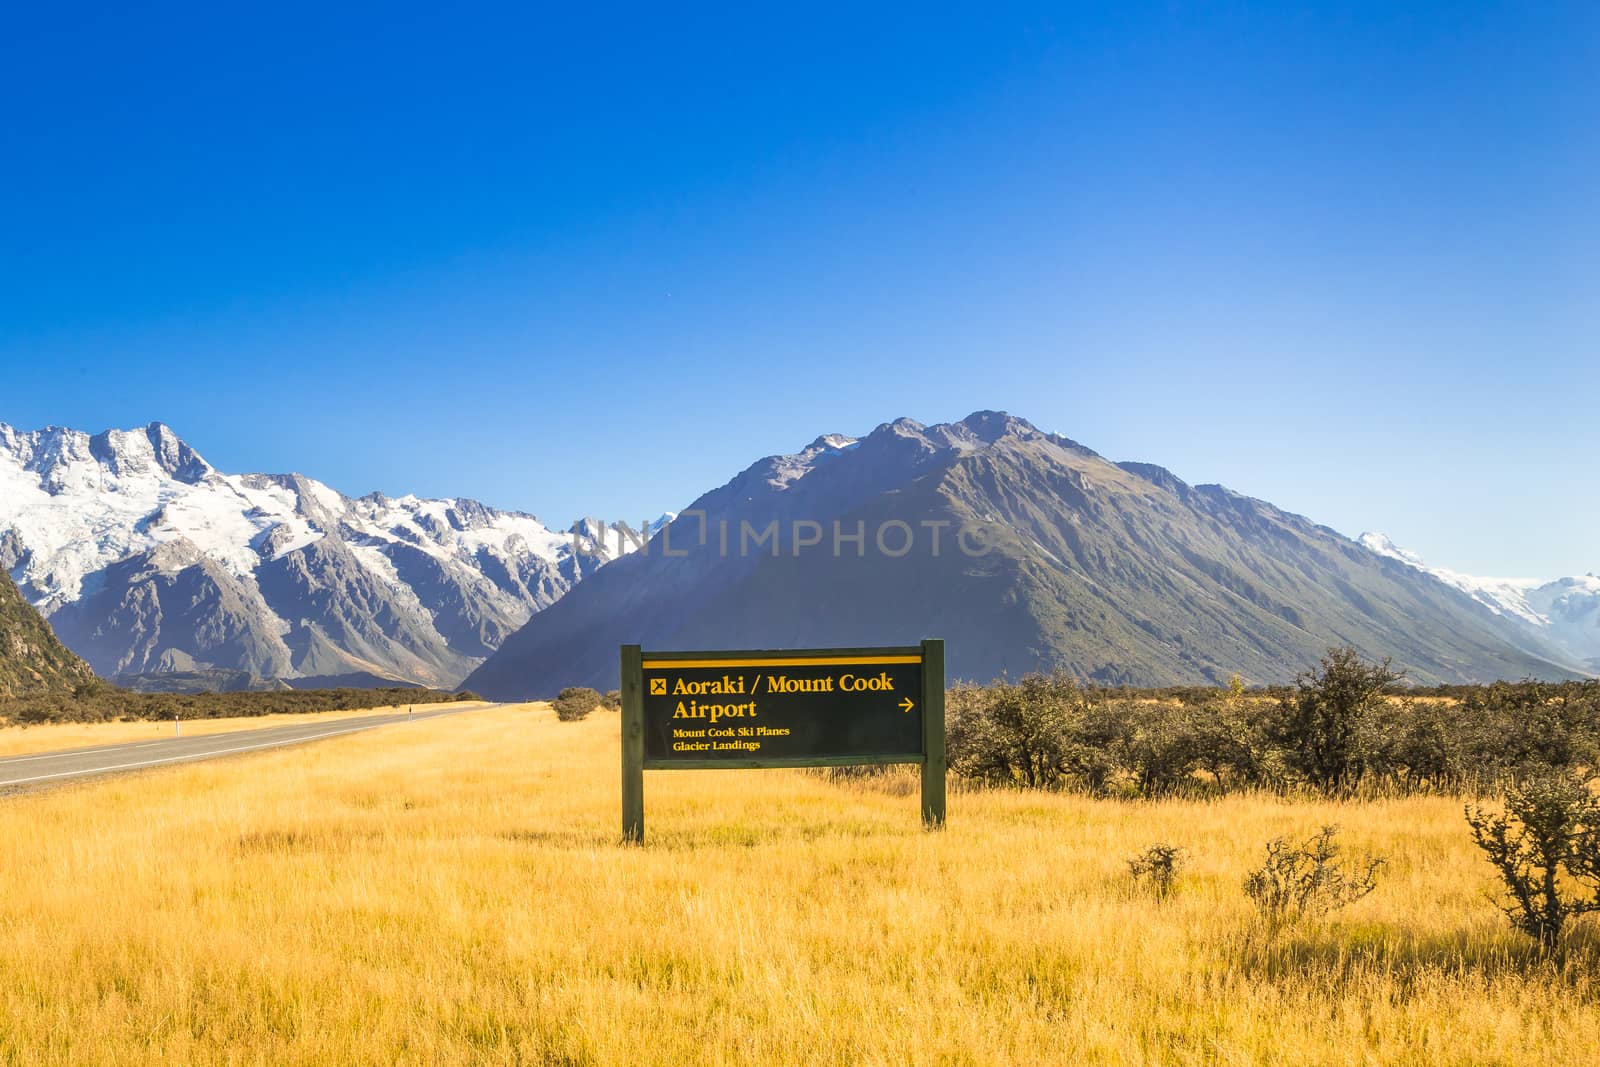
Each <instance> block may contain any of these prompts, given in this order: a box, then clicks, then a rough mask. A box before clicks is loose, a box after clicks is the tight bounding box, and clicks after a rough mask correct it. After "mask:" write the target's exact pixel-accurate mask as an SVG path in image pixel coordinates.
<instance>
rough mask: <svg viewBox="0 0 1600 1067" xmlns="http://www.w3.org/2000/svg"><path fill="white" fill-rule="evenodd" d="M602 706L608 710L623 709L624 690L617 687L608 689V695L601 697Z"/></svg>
mask: <svg viewBox="0 0 1600 1067" xmlns="http://www.w3.org/2000/svg"><path fill="white" fill-rule="evenodd" d="M600 706H601V707H602V708H605V709H606V710H607V711H621V710H622V692H621V691H620V690H617V689H608V690H606V695H605V696H603V697H601V698H600Z"/></svg>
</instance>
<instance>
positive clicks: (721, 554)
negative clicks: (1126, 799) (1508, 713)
mask: <svg viewBox="0 0 1600 1067" xmlns="http://www.w3.org/2000/svg"><path fill="white" fill-rule="evenodd" d="M808 530H809V531H810V534H811V535H812V536H810V539H809V540H802V538H805V537H807V536H808V534H807V531H808ZM757 531H770V540H768V541H766V542H764V543H758V542H757V541H755V540H753V539H751V538H750V536H749V535H750V534H751V533H754V532H757ZM830 531H831V536H829V535H828V534H829V532H830ZM850 531H858V532H857V533H856V534H855V535H854V537H855V538H859V540H853V539H852V540H847V539H846V538H850V537H851V534H850ZM964 534H971V535H973V536H978V537H979V539H980V540H981V541H982V543H983V546H984V547H983V549H982V550H981V551H975V552H974V551H968V550H967V549H966V548H963V547H962V546H963V544H964V543H965V542H963V540H962V537H963V535H964ZM980 535H981V536H980ZM941 537H942V540H941ZM668 538H670V540H671V542H672V546H671V547H672V549H673V550H672V551H671V552H668V551H666V548H667V545H666V543H665V542H666V541H667V540H668ZM885 546H895V547H894V551H890V549H889V548H887V547H885ZM1495 618H1496V617H1495V616H1493V615H1491V614H1490V613H1489V612H1488V610H1487V609H1486V608H1483V607H1482V606H1481V605H1480V604H1477V603H1475V602H1474V601H1473V600H1472V599H1470V598H1469V597H1468V596H1467V595H1466V594H1464V593H1462V592H1460V591H1459V590H1456V589H1452V588H1448V587H1446V586H1444V585H1442V584H1441V583H1440V582H1439V581H1438V580H1437V579H1435V578H1433V577H1431V576H1429V575H1427V574H1425V573H1422V572H1419V571H1417V570H1415V569H1413V568H1411V567H1410V566H1406V565H1402V564H1401V563H1399V562H1396V561H1395V560H1391V559H1385V558H1382V557H1379V556H1377V555H1375V554H1373V553H1372V552H1370V551H1368V550H1367V549H1365V548H1362V547H1361V546H1360V545H1358V544H1356V543H1354V542H1353V541H1351V540H1350V539H1348V538H1346V537H1344V536H1342V535H1340V534H1338V533H1336V532H1335V531H1333V530H1330V529H1328V528H1327V527H1324V526H1320V525H1318V524H1316V523H1315V522H1312V521H1311V520H1309V519H1306V518H1304V517H1303V516H1299V515H1294V514H1291V513H1289V512H1286V511H1283V510H1281V509H1279V508H1276V507H1273V506H1272V505H1271V504H1269V503H1267V502H1266V501H1262V500H1254V499H1251V498H1249V497H1246V496H1243V495H1241V494H1239V493H1235V492H1233V491H1231V490H1229V489H1226V488H1224V487H1222V486H1219V485H1189V484H1188V483H1186V482H1184V481H1183V480H1182V479H1180V478H1178V477H1177V476H1176V475H1174V474H1172V473H1171V472H1170V471H1168V470H1165V469H1163V468H1161V467H1158V466H1155V465H1154V464H1150V463H1115V462H1112V461H1111V460H1108V459H1107V458H1105V457H1104V456H1101V455H1099V454H1098V453H1096V452H1094V451H1093V450H1091V449H1089V448H1086V447H1084V446H1083V445H1081V444H1078V443H1076V442H1074V441H1071V440H1069V439H1068V438H1066V437H1063V436H1061V435H1059V434H1053V433H1047V432H1044V431H1041V430H1039V429H1038V428H1037V427H1034V426H1033V425H1031V424H1030V423H1028V422H1027V421H1026V420H1023V419H1019V418H1016V417H1013V416H1009V415H1006V414H1005V413H1003V412H994V411H979V412H974V413H973V414H972V415H970V416H968V417H967V418H965V419H962V420H961V421H960V422H954V423H945V424H939V425H933V426H927V425H924V424H922V423H919V422H916V421H914V420H911V419H897V420H895V421H893V422H887V423H884V424H883V425H881V426H879V427H877V428H876V429H874V430H872V431H871V432H870V433H868V434H866V435H864V436H861V437H855V436H845V435H836V434H829V435H825V436H822V437H818V438H816V439H815V440H813V441H812V442H811V443H810V444H809V445H807V446H806V447H804V448H802V449H801V450H800V451H798V452H796V453H794V454H790V455H776V456H767V457H765V458H763V459H759V460H757V461H756V462H755V463H753V464H751V465H750V466H748V467H746V468H745V469H744V470H742V471H740V472H739V473H737V474H734V475H733V477H732V478H731V479H730V480H729V481H728V482H727V483H726V484H724V485H723V486H721V487H720V488H717V489H713V490H711V491H710V492H708V493H705V494H703V495H702V496H701V497H700V498H699V499H698V500H696V501H695V502H694V504H693V505H692V506H691V508H690V509H689V510H688V511H686V512H684V515H683V516H682V517H680V518H679V519H678V521H677V522H676V523H675V524H673V525H672V526H671V527H669V528H668V533H667V536H665V537H662V538H661V540H660V541H659V542H658V550H655V551H651V552H648V553H634V554H633V555H630V556H629V557H628V558H626V559H621V560H618V561H616V562H615V563H612V564H609V565H607V566H606V567H605V568H603V569H602V570H600V571H599V572H598V573H596V574H595V575H593V576H592V577H590V578H587V579H585V580H584V581H583V582H581V583H579V584H578V586H577V587H575V588H574V589H573V590H572V591H571V592H570V593H569V594H567V595H566V596H564V597H562V598H561V600H560V601H559V602H557V603H556V604H553V605H551V606H550V608H549V609H547V610H545V611H541V612H539V613H537V614H535V615H534V616H533V617H532V618H530V619H529V620H528V623H527V625H525V626H524V627H523V628H522V629H521V630H519V631H517V632H516V633H515V634H513V635H512V636H511V637H509V638H507V640H506V641H505V643H504V644H503V645H501V647H500V649H499V650H498V651H496V652H495V654H494V655H493V656H491V657H490V658H489V659H488V660H487V661H486V662H485V663H484V664H483V666H481V667H479V668H478V670H476V671H475V672H474V673H473V674H472V676H471V677H470V678H469V679H468V680H467V682H466V685H467V687H468V688H470V689H473V690H474V691H476V692H479V693H483V694H485V695H488V696H492V697H496V698H500V699H511V698H517V697H528V696H544V695H550V694H553V693H554V692H556V690H558V689H559V688H561V687H562V686H565V685H592V686H597V687H602V688H603V687H609V686H614V685H615V684H616V681H615V679H616V670H617V646H618V645H619V644H641V645H644V646H645V647H647V648H680V649H714V648H803V647H840V646H863V647H865V646H873V645H897V644H904V643H906V642H907V641H912V640H915V639H917V638H918V637H920V636H926V635H930V634H933V635H937V636H939V637H942V638H945V639H946V640H947V641H948V650H949V660H948V663H947V666H948V669H949V670H950V672H951V674H952V676H954V677H958V678H969V679H979V680H987V679H990V678H994V677H996V676H999V675H1001V674H1008V675H1010V676H1011V677H1018V676H1020V675H1023V674H1026V673H1028V672H1029V671H1035V670H1044V671H1050V670H1062V671H1067V672H1070V673H1072V674H1074V675H1076V676H1078V677H1080V678H1084V679H1088V680H1091V681H1094V682H1096V683H1100V684H1106V685H1175V684H1213V685H1214V684H1220V683H1224V682H1226V681H1227V680H1228V678H1229V676H1230V675H1231V674H1233V673H1234V672H1237V673H1239V674H1241V675H1242V676H1243V677H1244V678H1245V679H1246V680H1248V681H1251V682H1280V681H1282V682H1287V681H1290V680H1292V679H1293V678H1294V677H1295V675H1296V673H1297V672H1298V671H1300V670H1302V669H1303V668H1306V667H1310V666H1313V665H1315V664H1316V662H1317V658H1318V657H1319V656H1320V655H1322V654H1323V653H1324V652H1325V651H1326V650H1327V648H1328V647H1329V646H1330V645H1335V644H1345V645H1352V646H1354V647H1355V648H1357V649H1358V650H1359V651H1360V652H1361V653H1362V654H1363V655H1366V656H1369V657H1374V658H1376V657H1381V656H1385V655H1392V656H1393V657H1394V660H1395V662H1396V663H1397V664H1399V665H1401V666H1402V667H1405V668H1406V669H1407V670H1409V671H1410V672H1411V677H1412V678H1414V679H1416V680H1417V681H1419V682H1422V683H1424V684H1426V683H1430V682H1443V681H1452V682H1454V681H1487V680H1491V679H1494V678H1520V677H1522V676H1524V675H1529V674H1532V675H1536V676H1539V677H1567V676H1569V675H1570V674H1573V673H1576V669H1575V668H1571V667H1568V666H1567V665H1566V664H1565V663H1564V662H1563V663H1559V664H1558V663H1553V662H1552V661H1551V659H1550V658H1549V657H1548V656H1541V655H1538V654H1534V653H1529V652H1527V651H1526V650H1524V649H1522V648H1520V647H1518V646H1517V645H1515V644H1514V643H1513V642H1512V641H1511V640H1509V639H1508V638H1507V637H1506V636H1505V635H1504V634H1503V633H1502V632H1501V630H1500V626H1499V624H1498V623H1497V622H1496V621H1495ZM608 679H609V681H608Z"/></svg>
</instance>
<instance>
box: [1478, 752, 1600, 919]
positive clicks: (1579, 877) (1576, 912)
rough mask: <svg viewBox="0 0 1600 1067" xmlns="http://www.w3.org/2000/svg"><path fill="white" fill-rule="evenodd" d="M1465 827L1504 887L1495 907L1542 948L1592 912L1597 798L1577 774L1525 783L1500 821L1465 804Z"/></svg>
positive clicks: (1598, 885)
mask: <svg viewBox="0 0 1600 1067" xmlns="http://www.w3.org/2000/svg"><path fill="white" fill-rule="evenodd" d="M1467 824H1468V825H1469V826H1471V827H1472V839H1473V840H1474V841H1476V842H1477V843H1478V847H1479V848H1481V849H1483V851H1484V853H1485V854H1486V855H1487V856H1488V857H1489V862H1490V863H1492V864H1494V866H1495V869H1496V870H1497V871H1499V872H1500V878H1501V880H1503V881H1504V882H1505V884H1506V895H1507V896H1508V898H1509V899H1508V900H1507V901H1506V902H1505V903H1503V904H1502V905H1501V910H1503V911H1504V912H1505V913H1506V917H1507V918H1509V919H1510V920H1511V925H1512V926H1514V927H1516V928H1517V929H1518V930H1521V931H1522V932H1523V933H1525V934H1527V935H1528V936H1529V937H1534V938H1537V939H1538V940H1539V943H1540V945H1542V946H1543V947H1544V948H1546V949H1549V948H1552V947H1554V946H1555V944H1556V942H1557V940H1558V939H1559V938H1560V936H1561V931H1562V929H1563V928H1564V927H1565V926H1566V925H1567V923H1568V922H1569V921H1570V920H1572V919H1575V918H1577V917H1578V916H1580V915H1583V914H1585V913H1588V912H1595V911H1600V800H1596V799H1595V796H1594V794H1593V793H1592V792H1590V790H1589V787H1588V785H1587V783H1585V782H1584V781H1583V779H1582V778H1580V777H1579V776H1578V775H1576V774H1574V773H1572V772H1565V773H1547V774H1544V775H1541V776H1539V777H1536V778H1533V779H1530V780H1529V781H1528V782H1527V783H1526V784H1525V785H1523V786H1522V787H1521V788H1516V789H1512V790H1511V791H1510V792H1508V793H1507V794H1506V813H1505V815H1504V816H1499V815H1493V814H1488V813H1485V812H1484V811H1483V810H1481V809H1477V808H1472V807H1468V809H1467ZM1564 887H1566V888H1564Z"/></svg>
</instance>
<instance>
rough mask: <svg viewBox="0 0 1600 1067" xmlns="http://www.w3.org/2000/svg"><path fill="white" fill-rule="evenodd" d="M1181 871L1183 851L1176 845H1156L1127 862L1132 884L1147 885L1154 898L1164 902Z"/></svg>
mask: <svg viewBox="0 0 1600 1067" xmlns="http://www.w3.org/2000/svg"><path fill="white" fill-rule="evenodd" d="M1182 869H1183V849H1181V848H1179V847H1178V846H1176V845H1167V844H1162V843H1159V842H1158V843H1156V844H1154V845H1151V846H1150V847H1149V848H1147V849H1145V850H1144V851H1143V852H1141V853H1139V854H1138V855H1137V856H1135V857H1133V858H1132V859H1130V860H1129V861H1128V873H1129V874H1130V875H1132V876H1133V881H1134V884H1136V885H1148V886H1149V887H1150V889H1151V890H1152V891H1153V892H1154V893H1155V895H1156V898H1157V899H1159V900H1165V899H1166V898H1167V897H1168V896H1169V895H1170V894H1171V893H1172V887H1173V885H1174V884H1176V883H1177V880H1178V873H1179V872H1180V871H1181V870H1182Z"/></svg>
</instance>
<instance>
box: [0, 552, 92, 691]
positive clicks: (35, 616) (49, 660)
mask: <svg viewBox="0 0 1600 1067" xmlns="http://www.w3.org/2000/svg"><path fill="white" fill-rule="evenodd" d="M93 680H94V672H93V671H91V670H90V669H89V665H88V664H86V663H84V662H83V660H81V659H79V658H78V657H77V656H74V655H73V654H72V653H71V652H69V651H67V648H66V646H65V645H63V644H62V643H61V642H60V641H58V640H56V635H55V634H54V633H52V632H51V630H50V624H49V623H47V622H45V621H44V619H43V618H42V617H40V615H39V613H38V612H37V611H35V610H34V608H33V605H31V604H29V603H28V602H27V601H26V600H24V599H23V598H22V594H21V593H20V592H18V591H17V586H16V583H15V582H13V581H12V580H11V576H10V575H8V574H6V573H5V571H4V570H3V569H0V697H13V696H22V695H25V694H30V693H42V692H51V691H60V690H70V689H73V688H74V687H76V686H78V685H82V684H83V683H85V682H92V681H93Z"/></svg>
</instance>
